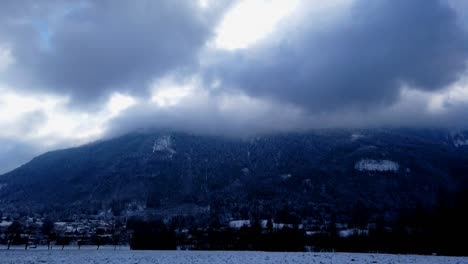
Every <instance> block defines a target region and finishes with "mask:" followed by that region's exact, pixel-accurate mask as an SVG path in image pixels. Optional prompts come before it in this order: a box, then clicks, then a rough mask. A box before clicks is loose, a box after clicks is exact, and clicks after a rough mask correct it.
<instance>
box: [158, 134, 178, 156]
mask: <svg viewBox="0 0 468 264" xmlns="http://www.w3.org/2000/svg"><path fill="white" fill-rule="evenodd" d="M157 152H163V153H166V154H168V155H169V157H172V156H173V155H174V154H176V153H177V152H176V151H175V150H174V148H173V142H172V138H171V136H161V137H159V138H157V139H156V140H155V141H154V145H153V153H157Z"/></svg>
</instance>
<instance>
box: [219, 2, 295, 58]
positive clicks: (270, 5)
mask: <svg viewBox="0 0 468 264" xmlns="http://www.w3.org/2000/svg"><path fill="white" fill-rule="evenodd" d="M298 3H299V1H298V0H288V1H284V0H242V1H239V2H238V3H237V4H236V5H234V6H233V7H232V8H231V10H230V11H228V13H227V14H226V15H225V17H224V19H223V20H222V22H221V24H220V25H219V26H218V29H217V36H216V39H215V43H214V44H215V46H216V47H217V48H220V49H227V50H234V49H242V48H246V47H248V46H249V45H252V44H254V43H255V42H257V41H259V40H261V39H262V38H264V37H266V36H267V35H268V34H270V33H272V32H273V31H274V29H275V27H276V26H277V24H278V23H279V22H280V21H281V20H282V19H283V18H285V17H287V16H288V15H290V14H291V13H292V12H293V11H294V9H295V8H296V7H297V5H298Z"/></svg>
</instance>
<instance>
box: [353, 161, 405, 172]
mask: <svg viewBox="0 0 468 264" xmlns="http://www.w3.org/2000/svg"><path fill="white" fill-rule="evenodd" d="M354 168H355V169H356V170H358V171H393V172H396V171H398V170H399V169H400V165H399V164H398V163H396V162H394V161H391V160H373V159H362V160H360V161H358V162H356V164H355V165H354Z"/></svg>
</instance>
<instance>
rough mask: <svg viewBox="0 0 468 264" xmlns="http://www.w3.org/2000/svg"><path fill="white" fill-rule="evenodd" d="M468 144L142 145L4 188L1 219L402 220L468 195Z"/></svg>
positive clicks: (337, 134) (394, 138) (125, 142)
mask: <svg viewBox="0 0 468 264" xmlns="http://www.w3.org/2000/svg"><path fill="white" fill-rule="evenodd" d="M465 135H468V134H466V133H462V134H460V133H459V134H456V135H455V134H453V133H450V132H447V131H443V130H404V129H394V130H359V131H347V130H321V131H315V132H310V133H306V134H278V135H269V136H263V137H256V138H252V139H235V138H224V137H215V136H197V135H191V134H185V133H158V132H155V133H133V134H128V135H125V136H122V137H119V138H115V139H112V140H108V141H102V142H96V143H93V144H89V145H85V146H82V147H78V148H73V149H66V150H59V151H54V152H50V153H46V154H44V155H41V156H39V157H37V158H35V159H33V160H32V161H31V162H29V163H28V164H26V165H24V166H22V167H20V168H18V169H16V170H14V171H12V172H10V173H7V174H5V175H3V176H0V210H1V209H2V208H8V210H29V211H31V210H32V211H41V210H55V211H63V210H69V209H76V210H78V209H79V210H81V211H86V210H101V209H103V208H112V209H113V210H116V211H120V210H127V209H128V208H138V210H139V211H143V212H144V211H145V210H156V211H158V210H159V211H160V212H161V213H168V214H179V213H183V214H187V213H188V214H217V215H219V217H220V218H222V219H227V220H228V219H248V218H249V216H251V215H252V214H254V213H257V214H260V215H262V217H263V219H266V218H267V217H269V216H268V214H273V213H274V212H280V211H281V210H283V209H284V208H288V212H289V213H290V214H292V215H296V216H297V217H299V216H300V217H301V218H307V217H315V218H316V217H319V216H320V217H322V218H327V217H331V216H332V215H333V216H334V217H344V218H345V217H346V216H347V215H349V214H350V212H352V211H353V208H355V207H364V208H367V209H369V210H370V211H372V212H373V213H375V214H377V213H378V212H385V215H386V216H391V215H392V212H395V211H397V210H399V209H400V208H408V207H415V206H427V207H431V206H433V205H434V203H435V202H436V201H437V199H438V195H439V193H440V192H441V191H448V192H452V191H456V190H458V189H459V188H461V187H462V186H466V184H467V183H468V148H467V147H465V145H464V143H465V142H466V141H465V140H466V138H468V137H466V138H465V137H464V136H465ZM379 176H381V177H379ZM116 205H118V206H116ZM260 205H261V206H260ZM12 208H13V209H12ZM259 208H260V209H259ZM135 210H137V209H135Z"/></svg>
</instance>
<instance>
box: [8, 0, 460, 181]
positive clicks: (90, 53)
mask: <svg viewBox="0 0 468 264" xmlns="http://www.w3.org/2000/svg"><path fill="white" fill-rule="evenodd" d="M467 60H468V1H464V0H443V1H439V0H411V1H408V0H327V1H322V0H302V1H301V0H244V1H243V0H239V1H234V0H233V1H230V0H199V1H198V0H158V1H153V0H136V1H124V0H95V1H93V0H73V1H71V0H70V1H61V0H41V1H35V0H2V1H0V173H2V172H6V171H8V170H11V169H13V168H15V167H16V166H18V165H21V164H22V163H24V162H27V161H28V160H29V159H31V158H32V157H34V156H35V155H37V154H40V153H42V152H45V151H48V150H53V149H57V148H64V147H70V146H77V145H80V144H83V143H87V142H91V141H94V140H98V139H102V138H108V137H112V136H118V135H121V134H123V133H127V132H129V131H133V130H139V129H148V128H150V129H155V128H164V129H172V130H178V131H188V132H193V133H200V134H214V135H217V134H222V135H229V136H250V135H256V134H263V133H274V132H288V131H307V130H310V129H315V128H368V127H442V128H449V129H463V128H466V127H467V125H468V122H467V121H466V120H468V118H467V117H468V72H467V67H466V66H467Z"/></svg>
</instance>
